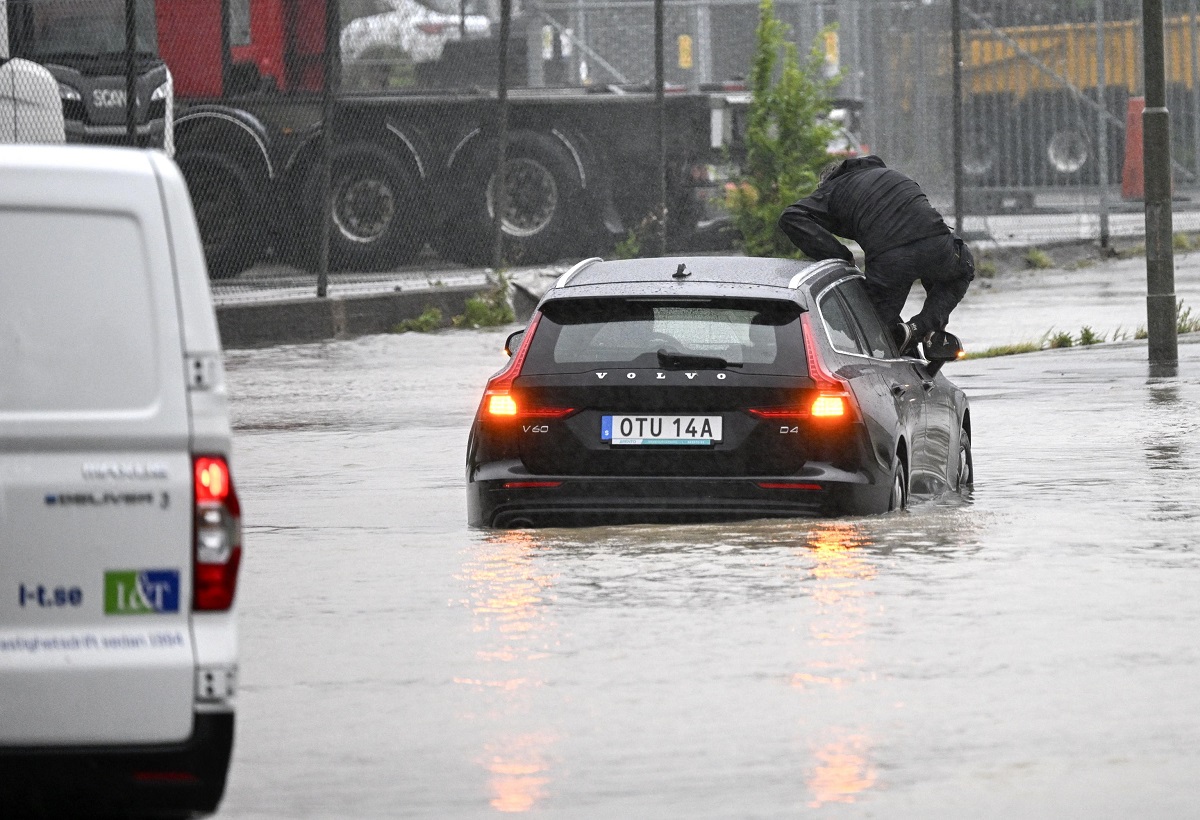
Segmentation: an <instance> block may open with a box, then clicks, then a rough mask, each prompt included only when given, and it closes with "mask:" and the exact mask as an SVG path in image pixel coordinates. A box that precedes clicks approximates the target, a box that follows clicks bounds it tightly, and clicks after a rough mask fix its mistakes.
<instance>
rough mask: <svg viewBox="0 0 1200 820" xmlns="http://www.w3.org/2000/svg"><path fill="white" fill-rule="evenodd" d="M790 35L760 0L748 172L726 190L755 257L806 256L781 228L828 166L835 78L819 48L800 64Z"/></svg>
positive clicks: (749, 117)
mask: <svg viewBox="0 0 1200 820" xmlns="http://www.w3.org/2000/svg"><path fill="white" fill-rule="evenodd" d="M788 34H789V29H788V26H787V25H785V24H784V23H783V22H782V21H781V20H780V19H779V18H778V17H776V15H775V6H774V3H773V2H772V0H761V2H760V4H759V22H758V31H757V35H756V44H755V50H754V59H753V64H752V66H751V69H750V108H749V111H748V112H747V125H746V138H745V139H746V160H745V166H744V168H743V174H742V177H741V179H740V180H738V181H737V182H736V183H733V182H731V183H729V184H728V185H727V186H726V198H725V204H726V206H727V207H728V208H729V210H730V212H731V213H732V214H733V220H734V224H735V225H736V226H737V228H738V230H739V231H740V232H741V244H742V249H743V250H744V251H745V252H746V253H747V254H748V255H750V256H790V257H799V256H801V254H800V252H799V251H798V250H797V249H796V248H795V247H793V246H792V243H791V242H790V241H789V240H788V238H787V237H786V236H784V235H783V233H782V231H780V230H779V227H778V220H779V214H780V213H782V211H783V209H784V208H785V207H787V206H788V205H791V204H792V203H793V202H795V201H796V200H798V199H801V198H802V197H805V196H807V195H808V194H810V193H812V191H813V189H814V188H816V186H817V180H818V178H819V176H820V172H821V168H822V167H823V166H824V165H825V164H827V163H828V162H829V161H830V158H829V154H828V153H827V147H828V145H829V141H830V140H831V139H832V138H833V135H834V129H833V126H832V125H831V124H830V123H829V120H828V115H829V111H830V108H831V107H832V103H831V91H832V86H833V80H826V79H823V78H822V74H821V71H822V67H823V62H824V55H823V51H822V50H821V49H820V48H819V47H818V46H817V45H816V44H814V46H813V48H812V49H811V50H810V51H809V54H808V57H807V59H806V60H805V61H804V62H803V63H801V61H800V57H799V53H798V51H797V49H796V46H795V44H794V43H792V42H790V41H789V40H788ZM823 37H824V33H822V35H821V36H820V37H819V38H818V41H817V42H818V43H819V42H822V41H823V40H822V38H823Z"/></svg>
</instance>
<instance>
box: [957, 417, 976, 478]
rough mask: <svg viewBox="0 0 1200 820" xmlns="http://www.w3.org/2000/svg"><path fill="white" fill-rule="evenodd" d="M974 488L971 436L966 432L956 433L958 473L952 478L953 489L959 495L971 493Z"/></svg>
mask: <svg viewBox="0 0 1200 820" xmlns="http://www.w3.org/2000/svg"><path fill="white" fill-rule="evenodd" d="M974 486H975V461H974V459H973V458H972V457H971V434H970V433H968V432H967V431H966V430H960V431H959V433H958V472H957V475H955V478H954V489H956V490H958V492H959V493H962V494H966V493H969V492H971V489H972V488H973V487H974Z"/></svg>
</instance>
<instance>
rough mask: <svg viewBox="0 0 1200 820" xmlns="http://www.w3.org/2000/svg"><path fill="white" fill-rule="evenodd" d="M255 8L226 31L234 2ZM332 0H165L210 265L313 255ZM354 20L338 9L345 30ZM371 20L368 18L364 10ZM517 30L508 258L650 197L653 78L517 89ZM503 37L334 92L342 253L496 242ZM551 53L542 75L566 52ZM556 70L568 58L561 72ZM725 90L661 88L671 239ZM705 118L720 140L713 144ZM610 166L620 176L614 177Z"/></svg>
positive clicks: (359, 256) (336, 251) (481, 254)
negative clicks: (665, 94)
mask: <svg viewBox="0 0 1200 820" xmlns="http://www.w3.org/2000/svg"><path fill="white" fill-rule="evenodd" d="M231 14H232V15H233V18H234V19H238V20H241V19H244V20H247V21H248V24H246V25H230V26H229V31H230V36H229V38H228V46H227V47H226V46H225V45H223V41H222V35H221V32H222V31H223V30H225V29H224V28H223V27H224V26H225V25H226V23H225V21H226V19H227V18H228V17H229V15H231ZM324 21H325V3H324V0H224V1H223V0H159V1H158V25H159V42H160V47H161V49H162V54H163V56H164V58H165V59H166V61H167V62H168V63H169V64H170V65H171V68H172V71H173V73H174V76H175V91H176V94H177V96H178V98H179V100H180V112H179V115H178V118H177V122H176V142H177V152H178V159H179V162H180V165H181V167H182V168H183V170H184V174H185V176H186V177H187V179H188V183H189V187H190V188H191V191H192V196H193V199H194V200H195V203H196V209H197V212H198V214H199V218H200V225H201V234H202V236H203V237H204V241H205V248H206V251H207V254H208V259H209V264H210V268H211V270H212V272H213V275H215V276H228V275H232V274H236V273H237V272H239V271H240V270H242V269H244V268H245V267H247V266H248V265H250V264H252V263H253V262H254V261H256V260H257V259H258V258H260V256H261V255H262V254H264V253H265V252H266V251H267V250H268V248H271V249H273V250H274V252H275V254H276V256H277V257H280V258H283V259H287V260H289V261H294V262H300V263H303V264H309V263H311V260H312V257H313V251H314V250H315V241H314V238H315V237H316V236H318V235H319V231H318V230H317V229H318V228H319V227H320V224H321V221H320V220H321V217H322V214H321V212H320V208H318V207H316V206H315V205H314V202H315V200H316V197H315V193H316V190H317V186H318V171H319V163H318V159H319V157H320V151H319V146H320V142H321V140H320V134H321V130H322V128H323V127H324V123H323V122H322V95H321V93H320V92H321V90H322V88H323V75H324V64H325V60H326V59H327V58H328V55H327V54H326V53H325V47H324V43H325V39H326V38H325V27H324ZM357 25H358V21H350V22H349V23H348V24H347V29H346V31H347V34H346V37H347V38H349V36H350V32H352V31H354V30H355V26H357ZM364 25H365V24H364ZM524 43H525V41H524V39H514V41H513V45H514V56H513V58H512V65H513V71H514V79H513V83H512V85H513V86H514V88H513V91H512V92H511V93H510V95H509V125H508V164H507V166H506V170H505V173H504V177H505V184H506V185H507V187H508V198H507V203H508V204H507V207H506V210H505V213H504V214H503V215H502V222H503V229H504V233H505V237H506V242H507V253H508V261H509V262H510V263H513V264H528V263H537V262H544V261H549V260H555V259H558V258H560V257H563V256H571V255H577V254H579V253H582V252H583V251H585V250H587V249H594V248H597V247H603V246H604V245H607V244H609V243H611V241H612V239H613V238H614V237H619V238H625V237H626V235H627V234H628V233H629V232H630V231H631V230H634V229H636V228H638V226H639V225H641V224H642V223H643V222H644V220H646V218H647V216H648V215H649V214H650V213H651V212H653V211H654V209H655V190H654V186H649V185H629V184H624V181H627V180H630V179H647V178H651V177H652V176H653V175H654V173H655V167H656V159H655V157H656V152H655V150H654V145H653V143H654V139H655V138H654V136H653V135H654V134H655V128H654V95H653V94H652V93H650V91H649V89H647V88H636V87H628V86H623V87H619V86H596V87H595V88H590V89H585V88H581V87H574V88H568V87H558V88H549V87H540V88H525V89H521V88H518V87H517V86H520V85H522V83H523V77H522V76H520V75H521V74H522V73H523V72H525V71H526V70H527V69H528V65H529V64H530V62H531V61H530V59H529V58H528V55H526V54H525V52H524V50H523V49H524V48H525V45H524ZM496 51H497V47H496V43H495V41H494V40H492V39H486V40H484V39H480V40H466V41H455V40H449V41H447V42H445V44H444V53H443V56H442V59H441V60H437V61H431V62H427V63H418V64H417V65H416V70H415V73H410V74H397V75H395V76H393V77H392V78H391V79H390V80H389V81H388V83H387V84H386V86H387V87H386V88H384V87H380V88H377V89H375V90H374V91H372V92H371V93H366V92H363V93H352V92H346V93H343V94H340V95H339V96H338V98H337V114H336V120H335V121H334V140H335V143H336V147H335V149H334V156H333V160H332V172H333V183H332V190H333V201H332V205H331V216H332V223H333V236H332V241H331V264H332V266H333V267H334V268H335V269H351V270H355V269H357V270H370V269H384V268H389V267H393V266H396V265H400V264H402V263H405V262H409V261H412V260H413V259H414V258H415V257H416V256H417V255H418V254H420V253H421V252H422V251H424V250H425V249H426V247H427V246H429V247H430V248H432V249H433V250H435V251H437V252H438V253H439V254H440V255H442V256H443V257H446V258H449V259H454V260H457V261H462V262H468V263H482V262H487V261H489V260H490V258H491V255H490V254H491V232H492V228H491V214H492V210H493V208H494V201H495V191H496V185H497V180H495V179H493V176H494V167H495V156H496V140H495V137H494V129H495V118H496V114H495V112H496V106H497V103H496V99H495V91H494V89H495V83H496V70H497V69H496ZM532 62H534V63H536V64H537V65H539V66H541V65H542V64H543V63H544V64H545V66H546V67H547V69H546V72H545V76H544V77H543V81H544V82H549V81H550V76H551V74H553V73H554V72H552V71H550V70H549V66H551V65H558V64H560V63H561V62H562V61H561V60H558V61H556V60H555V59H553V58H552V59H550V60H548V61H542V60H541V59H540V58H535V59H534V60H533V61H532ZM559 73H560V74H561V73H562V72H559ZM722 99H723V97H722V96H721V95H719V94H700V93H697V94H685V93H672V94H671V95H670V99H669V100H668V104H667V133H668V141H669V145H668V156H669V160H668V162H669V169H670V170H669V174H668V177H669V178H668V200H669V208H670V214H671V217H670V221H669V225H670V230H671V232H670V235H669V237H668V240H669V242H670V243H671V244H672V245H674V246H679V245H682V244H684V243H685V242H689V241H692V240H693V239H694V238H695V235H696V233H697V226H698V225H699V223H700V220H701V217H702V208H703V205H702V203H701V201H700V200H699V199H698V198H697V197H696V195H695V193H696V188H697V186H698V185H699V186H709V187H711V185H710V183H709V182H707V181H704V180H700V179H699V177H697V176H695V175H694V174H693V171H694V170H695V169H696V168H703V167H704V166H705V165H706V164H707V163H709V162H711V161H712V159H713V157H714V155H715V154H717V153H719V143H720V140H721V131H720V130H719V129H714V125H713V117H714V113H713V112H714V107H716V106H718V105H720V103H721V100H722ZM714 131H715V132H716V134H717V136H716V137H715V140H716V143H717V144H718V145H714V137H713V134H714ZM619 183H620V184H619Z"/></svg>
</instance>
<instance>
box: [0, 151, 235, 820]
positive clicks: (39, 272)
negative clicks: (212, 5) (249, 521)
mask: <svg viewBox="0 0 1200 820" xmlns="http://www.w3.org/2000/svg"><path fill="white" fill-rule="evenodd" d="M0 235H3V236H4V253H3V254H2V255H0V287H2V288H3V292H4V298H3V299H0V360H2V361H3V362H4V368H3V371H2V372H0V498H2V499H3V500H4V501H3V505H2V506H0V544H3V545H4V546H3V549H0V578H3V579H4V584H3V589H2V590H0V692H3V700H2V702H0V806H2V807H3V809H0V812H2V813H3V814H4V816H6V817H27V816H31V815H32V816H70V817H79V816H122V817H124V816H139V815H143V814H152V815H155V816H160V817H161V816H188V815H189V814H190V813H192V812H197V811H212V810H213V809H215V807H216V805H217V803H218V801H219V800H220V798H221V794H222V791H223V789H224V786H225V777H226V771H227V769H228V765H229V758H230V751H231V748H232V744H233V721H234V695H235V691H236V672H237V636H236V630H235V625H234V615H233V600H234V593H235V589H236V583H237V571H238V565H239V561H240V555H241V525H240V516H241V512H240V508H239V505H238V497H237V494H236V492H235V491H234V488H233V484H232V481H231V478H230V469H229V451H230V428H229V412H228V406H227V400H226V395H225V383H224V371H223V366H222V359H221V345H220V338H219V336H218V333H217V324H216V319H215V316H214V314H213V308H212V303H211V298H210V296H209V292H208V283H207V279H206V273H205V269H204V259H203V256H202V252H201V246H200V241H199V236H198V234H197V231H196V227H195V219H194V217H193V215H192V210H191V204H190V202H189V200H188V193H187V188H186V186H185V184H184V181H183V177H182V176H181V175H180V173H179V171H178V169H177V168H176V167H175V166H174V164H173V163H172V162H171V161H170V160H169V159H168V158H167V157H165V156H164V155H163V154H161V153H160V152H157V151H133V150H128V149H114V148H93V147H79V146H28V145H18V146H8V147H6V148H5V149H4V150H3V151H0Z"/></svg>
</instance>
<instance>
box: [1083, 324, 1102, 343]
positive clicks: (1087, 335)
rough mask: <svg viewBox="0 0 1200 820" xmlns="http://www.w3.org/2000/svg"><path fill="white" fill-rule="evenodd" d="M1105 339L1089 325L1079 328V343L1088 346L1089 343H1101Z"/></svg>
mask: <svg viewBox="0 0 1200 820" xmlns="http://www.w3.org/2000/svg"><path fill="white" fill-rule="evenodd" d="M1103 341H1104V337H1103V336H1100V335H1097V333H1096V332H1095V331H1094V330H1092V329H1091V327H1089V326H1088V325H1084V326H1083V327H1081V328H1080V329H1079V344H1080V345H1083V346H1084V347H1086V346H1087V345H1094V344H1099V343H1100V342H1103Z"/></svg>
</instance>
